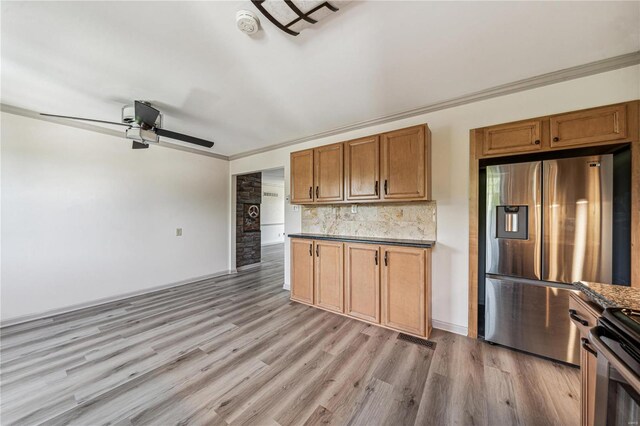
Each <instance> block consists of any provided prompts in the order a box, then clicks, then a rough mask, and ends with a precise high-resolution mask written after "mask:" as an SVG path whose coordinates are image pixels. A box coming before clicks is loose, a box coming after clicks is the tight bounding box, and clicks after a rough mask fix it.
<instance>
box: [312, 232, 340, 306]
mask: <svg viewBox="0 0 640 426" xmlns="http://www.w3.org/2000/svg"><path fill="white" fill-rule="evenodd" d="M314 246H315V254H316V261H315V275H314V283H315V304H316V305H318V306H320V307H322V308H325V309H329V310H331V311H336V312H344V285H343V266H342V265H343V264H342V262H343V256H344V255H343V253H342V243H341V242H335V241H315V242H314Z"/></svg>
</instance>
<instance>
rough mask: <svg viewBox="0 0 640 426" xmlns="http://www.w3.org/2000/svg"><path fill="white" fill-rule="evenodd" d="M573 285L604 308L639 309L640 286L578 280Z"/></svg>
mask: <svg viewBox="0 0 640 426" xmlns="http://www.w3.org/2000/svg"><path fill="white" fill-rule="evenodd" d="M574 285H575V286H576V287H577V288H579V289H580V290H582V292H583V293H584V294H586V295H587V297H588V298H589V299H591V300H593V301H594V302H595V303H597V304H598V305H600V306H601V307H602V308H603V309H604V308H629V309H633V310H640V288H634V287H626V286H621V285H611V284H600V283H591V282H586V281H579V282H577V283H574Z"/></svg>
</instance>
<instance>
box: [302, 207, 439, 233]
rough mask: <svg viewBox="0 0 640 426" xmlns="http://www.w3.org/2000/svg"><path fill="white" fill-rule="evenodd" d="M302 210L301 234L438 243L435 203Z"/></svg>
mask: <svg viewBox="0 0 640 426" xmlns="http://www.w3.org/2000/svg"><path fill="white" fill-rule="evenodd" d="M357 209H358V211H357V213H351V205H328V206H313V207H303V208H302V232H308V233H312V234H329V235H345V236H354V237H356V236H357V237H379V238H408V239H412V240H434V241H435V240H436V202H435V201H426V202H415V203H404V204H358V205H357Z"/></svg>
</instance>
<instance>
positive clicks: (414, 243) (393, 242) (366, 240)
mask: <svg viewBox="0 0 640 426" xmlns="http://www.w3.org/2000/svg"><path fill="white" fill-rule="evenodd" d="M287 236H288V237H290V238H304V239H307V240H325V241H342V242H345V243H362V244H382V245H389V246H405V247H417V248H431V247H433V246H434V245H435V244H436V242H435V241H431V240H405V239H395V238H374V237H350V236H344V235H326V234H288V235H287Z"/></svg>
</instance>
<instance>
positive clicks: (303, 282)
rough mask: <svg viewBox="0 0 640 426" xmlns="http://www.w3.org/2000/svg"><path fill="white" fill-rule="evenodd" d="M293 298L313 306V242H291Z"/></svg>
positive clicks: (293, 240) (294, 240)
mask: <svg viewBox="0 0 640 426" xmlns="http://www.w3.org/2000/svg"><path fill="white" fill-rule="evenodd" d="M291 298H292V299H293V300H297V301H298V302H303V303H310V304H313V241H311V240H296V239H292V240H291Z"/></svg>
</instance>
